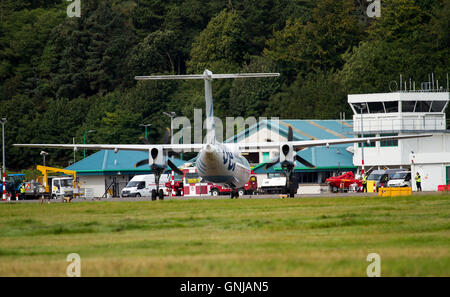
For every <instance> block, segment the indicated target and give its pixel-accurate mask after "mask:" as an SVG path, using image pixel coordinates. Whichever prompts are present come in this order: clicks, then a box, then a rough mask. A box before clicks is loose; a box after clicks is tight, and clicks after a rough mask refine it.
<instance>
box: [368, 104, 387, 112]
mask: <svg viewBox="0 0 450 297" xmlns="http://www.w3.org/2000/svg"><path fill="white" fill-rule="evenodd" d="M368 104H369V112H370V113H384V106H383V102H369V103H368Z"/></svg>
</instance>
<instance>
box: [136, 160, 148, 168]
mask: <svg viewBox="0 0 450 297" xmlns="http://www.w3.org/2000/svg"><path fill="white" fill-rule="evenodd" d="M148 163H149V160H148V159H145V160H141V161H139V162H137V163H136V164H134V168H137V167H139V166H142V165H145V164H148Z"/></svg>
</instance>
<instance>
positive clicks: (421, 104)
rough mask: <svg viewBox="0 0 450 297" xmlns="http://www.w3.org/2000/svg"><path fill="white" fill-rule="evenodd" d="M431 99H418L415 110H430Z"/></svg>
mask: <svg viewBox="0 0 450 297" xmlns="http://www.w3.org/2000/svg"><path fill="white" fill-rule="evenodd" d="M430 107H431V101H417V105H416V110H415V112H430Z"/></svg>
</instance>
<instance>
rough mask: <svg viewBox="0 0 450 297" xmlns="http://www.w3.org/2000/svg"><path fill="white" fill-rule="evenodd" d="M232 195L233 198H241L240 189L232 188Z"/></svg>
mask: <svg viewBox="0 0 450 297" xmlns="http://www.w3.org/2000/svg"><path fill="white" fill-rule="evenodd" d="M230 196H231V199H233V198H239V194H238V191H237V190H236V189H232V190H231V192H230Z"/></svg>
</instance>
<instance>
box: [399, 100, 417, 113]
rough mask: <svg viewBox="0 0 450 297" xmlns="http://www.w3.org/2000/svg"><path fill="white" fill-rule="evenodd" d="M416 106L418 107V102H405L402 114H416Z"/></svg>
mask: <svg viewBox="0 0 450 297" xmlns="http://www.w3.org/2000/svg"><path fill="white" fill-rule="evenodd" d="M415 106H416V101H403V102H402V112H414V107H415Z"/></svg>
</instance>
